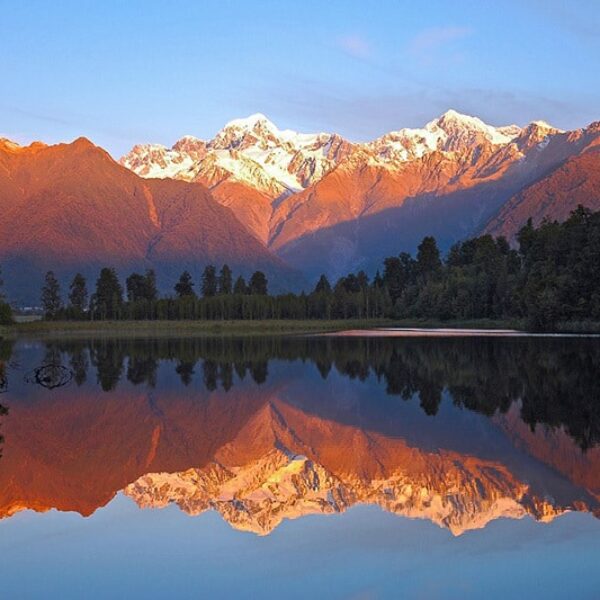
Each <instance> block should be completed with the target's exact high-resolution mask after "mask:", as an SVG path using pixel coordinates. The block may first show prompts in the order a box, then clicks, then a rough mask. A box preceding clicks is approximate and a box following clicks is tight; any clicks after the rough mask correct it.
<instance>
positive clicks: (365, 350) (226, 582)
mask: <svg viewBox="0 0 600 600" xmlns="http://www.w3.org/2000/svg"><path fill="white" fill-rule="evenodd" d="M0 360H2V364H3V366H2V372H3V374H4V376H5V378H6V380H7V391H6V393H4V394H2V395H1V396H0V400H1V402H2V404H3V405H4V406H6V407H7V408H8V414H7V415H4V416H2V417H0V422H1V431H2V434H3V435H4V438H5V440H4V443H3V445H2V453H3V456H2V458H1V459H0V514H2V516H3V517H4V519H3V520H2V521H1V522H0V529H1V533H0V550H3V552H2V555H3V557H4V558H3V561H2V566H0V576H2V581H3V588H4V590H8V592H10V593H11V595H12V596H15V595H16V596H19V597H48V596H49V595H50V596H52V595H61V596H62V597H81V596H82V595H86V596H87V597H115V596H116V597H119V596H123V597H125V596H128V595H131V594H134V593H135V595H142V594H143V595H145V596H155V597H158V596H164V595H165V594H173V595H178V596H182V595H183V596H191V597H194V596H197V595H198V594H200V595H202V594H213V595H237V596H238V597H239V596H244V597H256V595H258V594H259V593H260V594H261V595H263V596H266V597H270V596H278V597H279V596H281V595H282V594H283V595H286V596H291V597H306V596H307V595H309V594H311V593H312V594H313V595H315V596H322V595H324V594H325V593H328V594H331V595H332V597H340V598H344V597H397V596H398V594H400V593H405V594H407V595H409V596H414V597H436V596H437V597H477V596H480V595H481V592H482V589H483V588H486V595H489V596H490V597H506V596H507V595H512V596H514V595H515V594H518V595H530V596H531V595H533V596H535V595H541V594H542V593H543V594H544V595H545V596H546V597H563V596H565V595H567V593H568V595H571V596H573V595H575V596H577V597H594V596H596V595H597V592H598V591H599V590H600V576H599V575H598V574H597V569H596V568H595V565H597V562H598V559H600V522H599V521H598V519H597V518H596V517H595V516H594V514H595V515H599V514H600V510H599V506H600V451H599V450H598V446H597V444H598V441H599V439H600V438H599V432H600V416H599V413H600V406H599V399H600V394H599V388H600V383H599V382H598V377H597V376H596V375H597V373H598V372H599V370H598V366H600V344H599V343H598V342H597V341H596V340H568V339H562V340H533V339H515V340H507V339H480V340H477V339H446V340H440V339H433V340H432V339H426V340H425V339H423V340H420V339H411V340H402V339H393V340H391V339H370V340H366V339H356V338H353V339H327V340H323V339H315V338H311V339H301V338H295V339H281V338H279V339H269V338H264V339H245V340H235V339H214V340H206V339H205V340H197V339H188V340H155V341H148V340H137V341H132V340H86V341H60V342H45V343H30V342H19V343H18V344H16V345H14V346H12V345H9V344H8V343H6V342H4V343H3V344H2V347H1V353H0ZM44 365H45V366H48V365H53V367H52V369H51V371H52V370H54V371H55V372H56V374H55V377H59V378H60V377H62V376H64V373H63V369H57V368H56V367H57V366H59V365H60V366H62V367H64V368H65V369H67V370H68V371H69V373H70V374H71V376H70V377H67V378H66V379H65V382H64V383H65V385H63V386H56V387H54V389H48V388H49V387H52V385H53V380H52V377H53V375H52V372H50V374H49V375H48V374H47V373H46V371H44V373H46V380H44V378H42V380H43V381H46V383H49V384H50V385H49V386H47V387H44V385H42V384H40V382H39V381H37V380H36V379H35V377H34V378H32V376H31V374H32V373H34V372H35V369H36V368H38V367H40V366H44ZM61 373H63V375H61ZM43 381H42V383H43ZM59 383H62V382H61V381H59ZM138 506H142V507H148V508H150V507H165V506H166V507H167V508H164V509H163V510H139V508H138ZM26 509H30V510H26ZM52 509H58V510H52ZM33 511H39V512H33ZM45 511H49V512H45ZM58 511H60V512H58ZM64 511H71V512H64ZM566 512H568V513H569V514H563V513H566ZM77 513H79V514H77ZM219 513H220V514H219ZM81 515H84V516H85V517H86V518H82V517H81ZM189 515H195V516H193V517H190V516H189ZM325 515H326V516H325ZM403 516H404V517H411V518H410V519H406V518H399V517H403ZM502 517H504V518H502ZM536 521H537V522H536ZM23 573H28V576H27V577H26V578H24V577H23ZM283 590H285V593H283Z"/></svg>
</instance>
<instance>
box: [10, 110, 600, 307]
mask: <svg viewBox="0 0 600 600" xmlns="http://www.w3.org/2000/svg"><path fill="white" fill-rule="evenodd" d="M599 151H600V122H596V123H592V124H591V125H589V126H588V127H585V128H581V129H577V130H574V131H561V130H559V129H557V128H555V127H552V126H550V125H548V124H547V123H545V122H543V121H536V122H533V123H530V124H529V125H527V126H525V127H518V126H516V125H508V126H502V127H493V126H491V125H487V124H486V123H484V122H483V121H481V120H480V119H478V118H475V117H471V116H467V115H463V114H460V113H458V112H456V111H453V110H449V111H448V112H446V113H445V114H443V115H442V116H441V117H439V118H437V119H434V120H432V121H430V122H429V123H427V124H426V125H425V126H424V127H423V128H419V129H407V128H404V129H400V130H398V131H393V132H391V133H388V134H385V135H383V136H382V137H380V138H377V139H375V140H373V141H370V142H366V143H353V142H351V141H348V140H346V139H344V138H343V137H341V136H340V135H338V134H335V133H316V134H305V133H298V132H295V131H291V130H280V129H278V128H277V127H276V126H275V125H274V124H273V123H272V122H271V121H269V120H268V119H267V118H266V117H265V116H264V115H262V114H255V115H252V116H250V117H248V118H246V119H237V120H234V121H231V122H229V123H228V124H227V125H225V127H223V129H221V130H220V131H219V132H218V133H217V134H216V135H215V136H214V138H212V139H211V140H208V141H205V140H201V139H198V138H195V137H193V136H185V137H183V138H181V139H180V140H178V141H177V142H176V143H175V144H174V145H173V146H172V147H171V148H167V147H165V146H162V145H158V144H140V145H136V146H134V147H133V148H132V150H131V151H130V152H128V153H127V154H126V155H125V156H123V157H122V158H121V159H120V161H119V163H120V164H118V163H117V162H116V161H114V160H113V159H112V158H111V157H110V156H109V155H108V154H107V153H106V152H105V151H103V150H102V149H101V148H98V147H96V146H94V145H93V144H92V143H90V142H89V141H87V140H85V139H82V138H80V139H78V140H75V141H74V142H73V143H71V144H58V145H55V146H47V145H44V144H41V143H39V142H36V143H34V144H32V145H30V146H27V147H22V146H19V145H17V144H15V143H14V142H11V141H9V140H1V141H0V184H1V186H0V210H2V212H3V215H5V217H4V218H3V219H2V222H1V223H0V264H1V265H2V267H3V270H4V278H5V281H6V288H7V292H8V294H9V296H10V297H11V298H12V299H13V300H15V301H22V302H25V301H32V300H33V296H32V292H31V290H32V284H31V282H32V281H36V285H34V286H33V287H34V288H35V294H34V296H35V297H36V298H37V289H38V287H39V286H38V285H37V283H38V282H39V281H40V277H41V274H42V273H43V271H44V270H46V269H49V268H52V269H54V270H55V271H57V272H58V274H59V276H61V277H63V278H66V277H67V276H69V275H70V274H73V273H74V272H75V271H76V270H81V271H83V272H84V273H85V274H88V275H89V276H93V274H94V273H95V272H96V271H97V269H98V267H99V266H101V265H102V266H103V265H105V264H110V265H113V266H115V267H117V268H118V269H121V270H123V271H124V272H125V271H126V270H133V269H142V268H148V267H153V268H155V269H156V271H157V274H158V278H159V283H160V285H161V288H162V289H163V291H164V290H168V289H171V288H172V285H173V283H174V281H175V279H176V278H177V276H178V275H179V273H180V272H181V271H182V270H183V269H184V268H187V269H189V270H191V271H192V272H193V273H194V275H195V276H196V277H197V276H198V275H199V273H200V271H201V269H202V268H203V267H204V265H205V264H206V263H208V262H213V263H215V264H217V265H220V264H221V263H223V262H228V263H229V264H230V266H232V268H234V270H237V271H240V272H243V273H248V272H250V271H251V270H254V269H258V268H260V269H262V270H265V271H266V272H267V274H268V276H269V279H270V281H271V287H272V289H274V290H283V289H293V288H296V289H298V288H300V287H307V286H309V285H310V284H311V283H312V282H314V280H315V278H316V277H318V275H319V274H320V273H322V272H324V273H326V274H327V275H328V276H330V277H333V278H335V277H337V276H340V275H342V274H345V273H346V272H348V271H349V270H357V269H360V268H363V269H365V270H367V271H369V272H371V273H373V272H374V270H375V269H376V268H378V267H380V264H381V261H382V259H383V258H384V257H385V256H389V255H395V254H398V253H399V252H401V251H409V252H412V251H414V250H415V248H416V246H417V245H418V243H419V242H420V240H421V239H422V238H423V237H424V236H425V235H434V236H435V237H436V238H437V240H438V244H439V245H440V247H441V248H442V249H443V250H446V249H448V248H449V246H450V245H451V244H452V243H454V242H455V241H458V240H460V239H464V238H465V237H468V236H471V235H475V234H479V233H482V232H487V233H491V234H493V235H504V236H506V237H507V238H508V239H509V240H510V241H511V242H512V243H515V240H516V234H517V232H518V230H519V229H520V228H521V227H522V226H523V225H524V224H525V223H526V221H527V219H528V218H529V217H532V219H533V221H534V223H536V224H537V223H539V222H541V221H542V220H543V219H559V220H562V219H564V218H566V216H568V214H569V212H570V211H571V210H572V209H573V208H575V207H576V206H577V205H578V204H583V205H585V206H588V207H590V208H592V209H598V208H600V153H599Z"/></svg>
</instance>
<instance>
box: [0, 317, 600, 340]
mask: <svg viewBox="0 0 600 600" xmlns="http://www.w3.org/2000/svg"><path fill="white" fill-rule="evenodd" d="M598 334H600V323H591V322H590V323H564V324H560V325H559V327H557V328H556V329H555V330H554V331H552V332H538V331H531V332H530V331H527V330H526V328H525V327H524V324H523V323H522V322H520V321H516V320H512V321H509V320H506V321H500V320H499V321H491V320H488V319H479V320H466V321H458V320H457V321H435V320H425V319H423V320H417V319H404V320H402V319H401V320H393V319H372V320H367V319H363V320H360V319H349V320H344V319H339V320H324V321H319V320H264V321H258V320H257V321H250V320H245V321H242V320H237V321H41V320H38V321H28V322H22V323H15V324H13V325H10V326H5V327H0V337H4V338H10V339H16V338H81V337H116V338H120V337H141V338H152V337H198V336H209V337H214V336H241V337H245V336H260V335H324V336H338V337H342V336H343V337H358V336H370V337H374V336H377V337H385V336H387V337H417V336H418V337H426V336H436V337H450V336H454V337H467V336H468V337H474V336H490V337H500V336H502V337H507V336H510V337H523V336H537V337H552V336H554V337H567V336H568V337H573V336H585V337H594V336H596V335H598Z"/></svg>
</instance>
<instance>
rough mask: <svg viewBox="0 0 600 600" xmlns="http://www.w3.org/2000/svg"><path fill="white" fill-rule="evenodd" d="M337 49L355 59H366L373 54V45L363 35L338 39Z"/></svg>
mask: <svg viewBox="0 0 600 600" xmlns="http://www.w3.org/2000/svg"><path fill="white" fill-rule="evenodd" d="M336 45H337V47H338V48H339V49H340V50H342V52H344V53H345V54H348V55H349V56H352V57H353V58H360V59H365V58H369V57H370V56H371V54H372V49H371V44H369V42H368V40H367V39H365V38H364V37H363V36H361V35H356V34H352V35H343V36H340V37H338V38H337V39H336Z"/></svg>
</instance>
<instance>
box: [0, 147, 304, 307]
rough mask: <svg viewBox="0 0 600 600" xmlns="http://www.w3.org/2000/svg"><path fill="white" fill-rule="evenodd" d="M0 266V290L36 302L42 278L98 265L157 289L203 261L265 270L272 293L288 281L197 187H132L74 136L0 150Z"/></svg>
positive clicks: (134, 181)
mask: <svg viewBox="0 0 600 600" xmlns="http://www.w3.org/2000/svg"><path fill="white" fill-rule="evenodd" d="M0 178H1V179H0V181H1V182H2V187H1V191H0V210H1V211H2V214H3V215H4V218H3V219H2V222H1V223H0V263H1V264H2V266H3V271H4V279H5V282H6V291H7V293H8V295H9V296H10V297H11V298H12V299H13V300H16V301H21V302H35V301H36V299H37V297H38V294H39V286H40V283H41V277H42V275H43V273H44V271H46V270H48V269H53V270H55V271H56V272H57V274H58V275H59V276H60V277H63V278H65V277H71V276H72V275H73V274H74V273H75V272H76V271H78V270H79V271H82V272H83V273H84V274H86V275H87V276H88V277H90V278H92V279H93V278H95V276H96V275H97V270H98V269H99V268H100V267H101V266H106V265H109V266H115V267H116V268H118V269H120V270H121V274H122V275H126V274H127V271H131V270H133V269H144V268H150V267H152V268H155V269H156V271H157V274H158V278H159V284H160V285H161V287H162V288H163V290H168V289H172V285H173V283H174V282H175V281H176V279H177V277H178V276H179V274H180V273H181V271H182V270H183V269H189V270H191V271H192V272H193V273H194V275H195V277H196V278H197V277H198V275H199V271H200V270H201V269H202V268H203V267H204V265H205V264H207V263H215V264H217V265H220V264H222V263H224V262H227V263H228V264H229V265H230V266H231V267H232V268H234V269H235V270H241V271H244V272H246V273H247V272H248V271H250V270H253V269H262V270H265V271H266V272H267V273H268V274H269V275H270V276H271V280H272V282H274V281H278V282H279V283H280V285H281V287H288V286H291V285H292V284H293V273H291V272H290V270H289V269H287V268H286V267H285V265H284V264H283V263H282V262H281V260H279V259H278V258H276V257H275V256H273V255H272V254H271V253H270V252H269V251H268V250H267V249H266V248H265V247H264V245H262V244H261V243H260V242H259V241H257V240H256V239H255V237H254V236H252V235H251V234H249V232H248V231H247V229H246V228H245V227H244V226H243V225H242V224H241V223H240V222H239V221H238V219H237V218H236V217H235V215H234V214H233V213H232V212H231V211H230V210H229V209H228V208H226V207H224V206H222V205H220V204H219V203H217V202H216V201H215V200H214V199H213V198H212V197H211V195H210V193H209V192H208V191H207V190H206V188H204V186H202V185H198V184H189V183H186V182H182V181H175V180H170V179H165V180H156V179H154V180H152V179H141V178H139V177H138V176H137V175H135V174H134V173H132V172H131V171H129V170H127V169H125V168H123V167H121V166H120V165H118V164H117V163H116V162H115V161H114V160H113V159H112V158H111V157H110V156H109V155H108V154H107V153H106V152H104V151H103V150H102V149H100V148H98V147H96V146H94V145H93V144H92V143H91V142H89V141H87V140H85V139H83V138H80V139H78V140H76V141H75V142H73V143H72V144H59V145H56V146H44V145H41V144H34V145H32V146H29V147H26V148H21V147H18V146H15V145H9V144H8V143H6V142H4V143H2V144H1V145H0Z"/></svg>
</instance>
